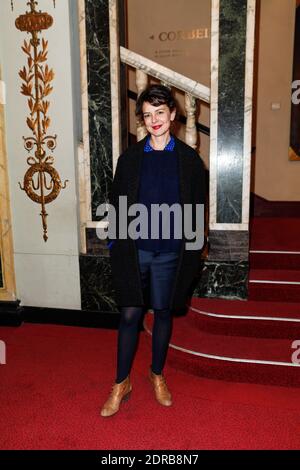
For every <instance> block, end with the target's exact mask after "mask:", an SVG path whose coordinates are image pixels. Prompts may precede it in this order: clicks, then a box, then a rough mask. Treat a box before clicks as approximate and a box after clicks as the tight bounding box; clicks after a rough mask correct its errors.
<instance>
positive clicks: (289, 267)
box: [144, 218, 300, 387]
mask: <svg viewBox="0 0 300 470" xmlns="http://www.w3.org/2000/svg"><path fill="white" fill-rule="evenodd" d="M299 235H300V224H299V220H298V219H296V218H294V219H293V218H291V219H284V218H283V219H281V218H276V219H275V220H274V219H271V218H266V219H264V218H259V219H253V220H252V221H251V244H250V247H251V250H250V281H249V300H248V301H238V300H223V299H208V298H197V297H193V298H192V300H191V305H190V308H189V311H188V313H187V315H185V316H182V317H175V318H174V324H173V333H172V337H171V341H170V349H169V353H168V363H169V365H171V366H172V367H174V368H176V369H180V370H184V371H185V372H190V373H192V374H195V375H199V376H201V377H206V378H210V379H219V380H226V381H232V382H248V383H259V384H267V385H277V386H285V387H300V303H299V302H298V301H299V299H300V282H298V280H299V281H300V253H299V250H298V251H297V247H298V246H299V244H300V243H299V240H300V236H299ZM282 252H284V253H282ZM286 252H287V253H286ZM152 325H153V315H152V314H150V313H148V314H147V316H146V317H145V322H144V327H145V330H146V332H147V333H148V335H149V338H150V337H151V331H152ZM297 341H298V344H297V343H296V342H297ZM297 350H299V354H297Z"/></svg>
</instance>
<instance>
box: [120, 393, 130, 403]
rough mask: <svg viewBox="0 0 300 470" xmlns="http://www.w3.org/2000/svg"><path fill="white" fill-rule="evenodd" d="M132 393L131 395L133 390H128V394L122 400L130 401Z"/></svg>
mask: <svg viewBox="0 0 300 470" xmlns="http://www.w3.org/2000/svg"><path fill="white" fill-rule="evenodd" d="M130 395H131V391H130V392H128V393H127V394H126V395H124V397H123V398H122V401H128V400H129V398H130Z"/></svg>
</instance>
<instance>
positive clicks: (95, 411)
mask: <svg viewBox="0 0 300 470" xmlns="http://www.w3.org/2000/svg"><path fill="white" fill-rule="evenodd" d="M0 338H1V340H3V341H5V342H6V345H7V364H6V365H1V366H0V374H1V381H0V397H1V398H0V402H1V405H0V406H1V424H0V435H1V444H0V447H1V449H112V450H113V449H147V450H148V449H157V450H158V449H180V450H185V449H298V448H299V446H300V402H299V389H296V388H283V387H271V386H263V385H254V384H252V385H251V384H243V383H240V384H237V383H231V382H223V381H221V380H219V381H217V380H216V381H215V380H208V379H206V378H201V377H196V376H193V375H189V374H186V373H184V372H180V371H179V370H176V369H173V368H172V367H171V366H170V363H171V362H170V360H168V365H167V367H166V369H165V374H166V377H167V380H168V384H169V386H170V389H171V391H172V393H173V399H174V405H173V406H172V407H170V408H163V407H161V406H160V405H159V404H158V403H156V401H155V399H154V397H153V394H152V390H151V388H150V385H149V383H148V379H147V368H148V365H149V363H150V358H151V350H150V342H149V341H148V340H147V338H146V334H145V333H144V332H143V333H142V334H141V340H140V345H139V349H138V353H137V356H136V359H135V363H134V367H133V371H132V382H133V387H134V388H133V393H132V396H131V398H130V400H129V401H128V402H127V403H126V404H124V405H123V406H122V408H121V410H120V412H119V413H118V414H117V415H115V416H114V417H113V418H110V419H104V418H101V416H100V415H99V409H100V407H101V405H102V404H103V402H104V400H105V399H106V397H107V394H108V392H109V390H110V388H111V385H112V381H113V378H114V366H115V348H116V338H117V333H116V332H115V331H110V330H100V329H87V328H86V329H85V328H75V327H62V326H44V325H30V324H25V325H23V326H22V327H20V328H18V329H9V328H0Z"/></svg>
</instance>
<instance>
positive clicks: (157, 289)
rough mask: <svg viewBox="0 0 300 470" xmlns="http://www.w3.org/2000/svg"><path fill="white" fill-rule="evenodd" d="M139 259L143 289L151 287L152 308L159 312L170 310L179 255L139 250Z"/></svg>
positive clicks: (176, 253)
mask: <svg viewBox="0 0 300 470" xmlns="http://www.w3.org/2000/svg"><path fill="white" fill-rule="evenodd" d="M138 258H139V265H140V273H141V279H142V288H143V289H145V288H146V287H150V300H151V307H152V308H153V309H157V310H163V309H167V308H169V307H170V301H171V294H172V290H173V286H174V281H175V275H176V270H177V266H178V258H179V253H178V252H169V253H160V252H156V251H145V250H140V249H138Z"/></svg>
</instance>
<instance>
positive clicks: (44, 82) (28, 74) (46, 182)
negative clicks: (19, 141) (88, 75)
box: [12, 0, 68, 242]
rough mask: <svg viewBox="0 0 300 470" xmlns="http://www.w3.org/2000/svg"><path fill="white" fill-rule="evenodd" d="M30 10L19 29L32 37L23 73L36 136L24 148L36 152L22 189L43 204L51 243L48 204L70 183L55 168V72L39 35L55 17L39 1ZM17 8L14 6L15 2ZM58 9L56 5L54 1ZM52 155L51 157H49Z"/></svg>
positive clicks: (29, 119) (19, 22)
mask: <svg viewBox="0 0 300 470" xmlns="http://www.w3.org/2000/svg"><path fill="white" fill-rule="evenodd" d="M27 5H29V6H30V11H29V12H26V13H25V14H23V15H20V16H19V17H18V18H17V19H16V22H15V25H16V28H17V29H19V30H20V31H22V32H27V33H30V34H31V39H30V40H29V41H28V42H27V41H26V40H24V44H23V47H22V50H23V52H24V53H25V54H26V56H27V65H26V66H24V67H23V69H22V70H20V72H19V76H20V77H21V79H22V80H23V84H22V88H21V93H22V94H23V95H24V96H27V97H28V106H29V110H30V114H29V116H28V117H27V121H26V122H27V126H28V127H29V129H30V130H31V132H32V134H33V135H32V136H30V137H23V140H24V147H25V150H27V152H28V153H30V152H31V151H32V150H33V149H34V150H35V152H34V156H33V155H32V154H31V155H30V156H29V157H28V158H27V163H28V165H29V166H30V168H29V169H28V170H27V172H26V174H25V176H24V183H23V186H22V185H21V184H20V183H19V185H20V188H21V189H22V190H23V191H25V192H26V194H27V196H28V197H29V198H30V199H31V200H32V201H33V202H35V203H37V204H40V205H41V213H40V215H41V217H42V224H43V238H44V240H45V242H46V241H47V240H48V235H47V233H48V227H47V216H48V214H47V212H46V205H47V204H49V203H51V202H52V201H54V200H55V199H56V198H57V197H58V195H59V193H60V191H61V189H65V188H66V184H67V182H68V180H66V181H65V182H64V183H62V182H61V179H60V176H59V174H58V172H57V170H56V169H55V168H54V166H53V164H54V157H53V155H52V153H53V151H54V150H55V148H56V145H57V135H48V129H49V127H50V124H51V119H50V117H49V116H48V111H49V107H50V102H49V101H48V96H49V95H50V94H51V92H52V90H53V87H52V86H51V82H52V81H53V79H54V71H53V69H50V68H49V66H48V64H47V55H48V41H46V40H45V39H44V38H42V39H40V38H39V34H41V32H42V31H43V30H46V29H48V28H50V27H51V26H52V25H53V18H52V16H50V15H49V14H48V13H44V12H41V11H37V7H38V2H37V1H35V0H30V1H29V2H27ZM12 6H13V3H12ZM54 6H55V2H54ZM49 152H51V154H50V155H49Z"/></svg>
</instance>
